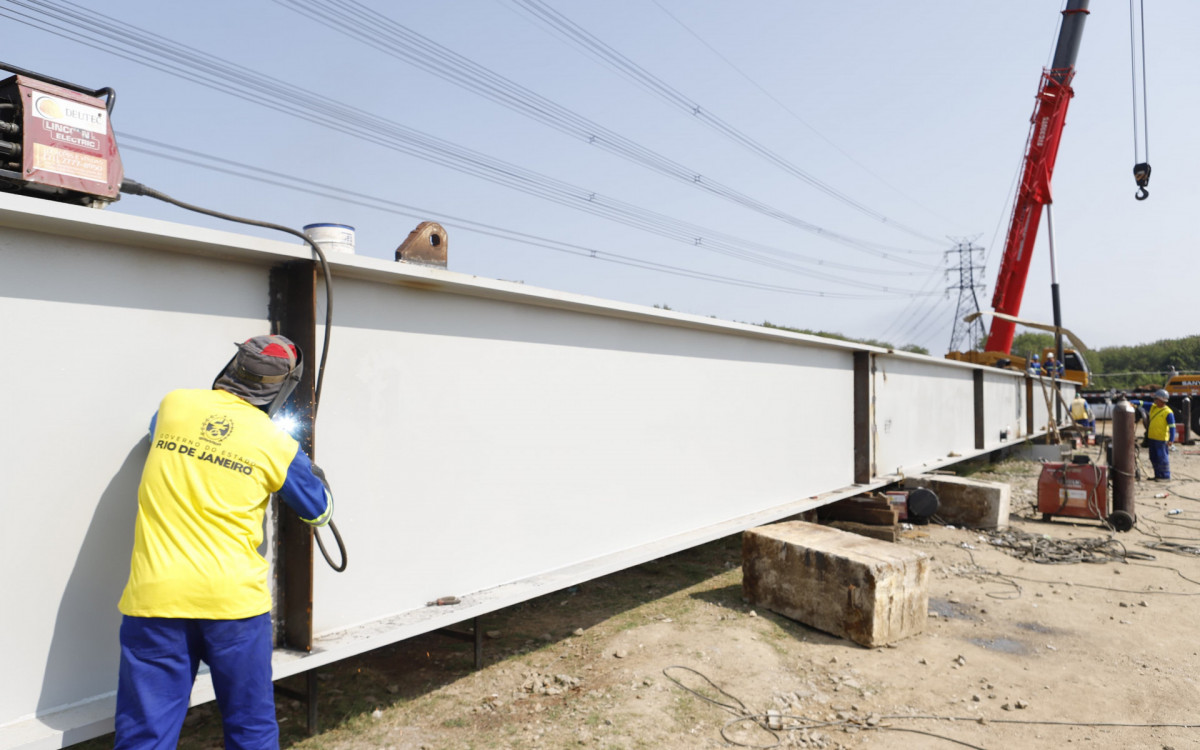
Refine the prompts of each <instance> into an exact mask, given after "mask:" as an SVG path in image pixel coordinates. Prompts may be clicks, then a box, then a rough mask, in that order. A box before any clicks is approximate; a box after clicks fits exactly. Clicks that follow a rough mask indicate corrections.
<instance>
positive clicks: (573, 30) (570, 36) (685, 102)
mask: <svg viewBox="0 0 1200 750" xmlns="http://www.w3.org/2000/svg"><path fill="white" fill-rule="evenodd" d="M508 2H509V3H511V4H512V5H514V6H516V7H517V8H518V9H519V10H521V11H524V12H525V13H526V14H527V15H529V16H531V17H532V18H534V19H535V20H536V21H537V22H539V23H540V24H541V25H542V26H544V27H545V28H548V29H549V30H550V31H551V32H553V33H554V34H556V35H558V36H560V37H562V38H563V39H565V40H566V41H568V42H569V43H570V44H572V45H573V46H575V47H576V48H578V49H580V50H582V51H583V52H585V53H587V54H589V55H591V56H592V57H594V58H596V59H597V60H599V61H600V62H601V63H602V64H604V65H606V66H608V67H609V68H611V69H613V70H615V71H616V72H618V73H620V74H621V75H623V76H625V77H626V78H628V79H630V80H631V81H633V82H634V83H636V84H638V85H639V86H641V87H642V88H644V89H645V90H647V91H649V92H650V93H652V94H654V95H655V96H657V97H659V98H660V99H662V100H663V101H665V102H667V103H668V104H670V105H671V106H672V107H675V108H676V109H680V110H682V111H684V112H686V113H687V114H689V115H691V116H692V117H694V118H695V119H696V120H697V121H698V122H701V123H703V124H704V125H706V126H708V127H710V128H712V129H713V130H715V131H716V132H718V133H720V134H721V135H723V136H725V137H726V138H728V139H729V140H731V141H733V142H734V143H737V144H738V145H740V146H742V147H743V148H745V149H747V150H749V151H751V152H752V153H754V154H756V155H758V156H759V157H761V158H762V159H764V160H766V161H767V162H769V163H771V164H774V165H775V166H777V167H779V168H780V169H782V170H783V171H784V172H786V173H788V174H790V175H792V176H793V177H796V178H797V179H799V180H801V181H802V182H804V183H805V184H807V185H809V186H811V187H813V188H815V189H816V190H818V191H820V192H821V193H823V194H825V195H827V196H829V197H830V198H833V199H834V200H836V201H838V202H840V203H842V204H844V205H846V206H849V207H850V208H852V209H854V210H855V211H858V212H859V213H861V214H863V215H865V216H869V217H870V218H872V219H874V220H875V221H878V222H880V223H882V224H884V225H886V226H888V227H891V228H893V229H896V230H898V231H901V232H905V233H907V234H909V235H911V236H913V237H917V238H919V239H922V240H925V241H928V242H942V240H940V239H938V238H936V237H932V236H930V235H928V234H925V233H923V232H920V231H918V230H916V229H913V228H912V227H909V226H907V225H905V224H902V223H900V222H897V221H895V220H893V219H891V218H889V217H888V216H886V215H884V214H883V213H881V212H879V211H876V210H875V209H872V208H870V207H869V206H867V205H865V204H863V203H861V202H859V201H857V200H855V199H854V198H851V197H850V196H849V195H847V194H845V193H843V192H842V191H840V190H838V189H837V188H835V187H833V186H832V185H830V184H828V183H826V182H824V181H822V180H820V179H818V178H817V177H815V176H813V175H812V174H809V173H808V172H806V171H805V170H803V169H801V168H800V167H798V166H797V165H795V164H793V163H792V162H791V161H789V160H788V159H786V158H785V157H783V156H781V155H780V154H778V153H776V152H775V151H773V150H771V149H770V148H768V147H767V146H765V145H763V144H762V143H760V142H758V141H757V140H755V139H754V138H752V137H750V136H749V135H747V134H746V133H744V132H742V131H741V130H739V129H738V128H736V127H734V126H733V125H730V124H729V123H728V122H726V121H725V120H723V119H721V118H720V117H718V116H717V115H715V114H713V113H712V112H710V111H708V109H706V108H705V107H703V106H701V105H700V103H699V102H697V101H695V100H693V99H691V98H690V97H688V96H687V95H685V94H684V93H683V92H681V91H679V90H678V89H676V88H674V87H673V86H671V85H670V84H668V83H667V82H665V81H663V80H662V79H661V78H658V77H657V76H655V75H654V74H653V73H650V72H649V71H648V70H646V69H645V68H643V67H641V66H640V65H638V64H637V63H635V62H633V61H632V60H630V59H629V58H628V57H626V56H624V55H622V54H621V53H620V52H618V51H617V50H615V49H613V48H612V47H611V46H609V45H608V44H606V43H605V42H604V41H602V40H601V39H599V38H597V37H596V36H595V35H593V34H591V33H590V32H588V31H587V30H586V29H584V28H583V27H581V26H579V25H578V24H576V23H575V22H573V21H571V20H570V19H569V18H567V17H566V16H564V15H563V14H561V13H559V12H558V11H556V10H554V9H553V8H551V7H550V6H549V5H547V4H546V3H544V2H542V0H508ZM930 252H935V251H930Z"/></svg>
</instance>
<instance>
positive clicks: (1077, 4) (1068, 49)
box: [1050, 0, 1090, 83]
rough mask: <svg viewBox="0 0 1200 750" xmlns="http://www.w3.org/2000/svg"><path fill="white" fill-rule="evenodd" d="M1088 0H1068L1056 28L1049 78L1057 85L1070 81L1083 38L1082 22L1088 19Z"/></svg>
mask: <svg viewBox="0 0 1200 750" xmlns="http://www.w3.org/2000/svg"><path fill="white" fill-rule="evenodd" d="M1089 2H1090V0H1068V2H1067V7H1066V8H1065V9H1063V12H1062V25H1061V26H1059V28H1058V44H1056V45H1055V47H1054V60H1053V61H1052V62H1051V63H1050V69H1051V71H1052V72H1051V74H1050V75H1051V77H1052V78H1054V79H1055V80H1056V81H1058V82H1059V83H1066V82H1067V81H1068V80H1070V77H1071V73H1072V72H1073V69H1074V67H1075V59H1076V58H1077V57H1079V41H1080V39H1082V38H1083V22H1084V21H1086V20H1087V17H1088V3H1089Z"/></svg>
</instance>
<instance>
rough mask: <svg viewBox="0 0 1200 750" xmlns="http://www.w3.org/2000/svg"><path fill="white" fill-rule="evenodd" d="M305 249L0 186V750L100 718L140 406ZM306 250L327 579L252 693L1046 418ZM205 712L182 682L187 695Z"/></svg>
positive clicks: (899, 378) (1006, 402)
mask: <svg viewBox="0 0 1200 750" xmlns="http://www.w3.org/2000/svg"><path fill="white" fill-rule="evenodd" d="M308 258H309V255H308V253H307V251H306V250H305V249H303V248H302V247H301V246H299V245H296V244H289V243H284V242H277V241H270V240H262V239H257V238H252V237H247V236H243V235H238V234H232V233H228V232H218V231H212V230H206V229H198V228H194V227H189V226H183V225H179V224H171V223H166V222H160V221H152V220H147V219H140V218H133V217H130V216H127V215H122V214H117V213H112V212H98V211H93V210H89V209H83V208H77V207H72V206H66V205H60V204H55V203H50V202H43V201H38V200H35V199H31V198H23V197H14V196H0V316H2V317H3V319H4V320H6V321H7V324H6V325H5V327H4V329H3V333H2V334H0V337H2V339H0V340H2V342H3V348H4V350H5V352H6V355H7V361H8V363H9V365H8V366H7V367H5V368H4V375H3V378H4V381H3V393H4V394H5V396H6V407H7V408H6V420H5V424H6V429H5V430H4V431H2V432H0V455H4V456H5V458H6V466H5V471H3V472H0V497H3V498H4V499H5V508H6V515H7V518H6V523H5V525H4V528H5V532H4V533H5V542H4V544H3V545H0V550H2V551H0V555H2V556H3V557H2V558H0V566H2V569H3V571H4V572H3V574H2V575H3V577H4V591H5V610H4V615H3V618H2V619H0V636H2V637H3V640H4V642H5V643H6V644H7V652H6V657H5V666H4V670H3V673H4V679H3V680H0V748H17V747H20V748H42V747H61V746H63V745H65V744H71V743H74V742H77V741H81V740H83V739H86V738H88V737H91V736H95V735H97V734H100V733H103V732H105V731H109V730H110V729H111V725H112V714H113V700H114V699H113V695H114V690H115V687H116V668H117V657H118V649H117V628H118V625H119V622H120V616H119V614H118V612H117V609H116V602H117V599H118V597H119V596H120V593H121V589H122V587H123V586H124V583H125V577H126V575H127V573H128V562H129V553H130V549H131V547H132V540H133V521H134V515H135V513H136V497H137V482H138V477H139V474H140V471H141V464H142V460H143V458H144V457H145V454H146V450H147V441H146V429H147V423H148V420H149V418H150V415H151V414H153V413H154V411H155V409H156V408H157V405H158V400H159V399H160V398H161V396H162V395H163V394H165V393H166V392H167V391H169V390H171V389H173V388H180V387H208V386H209V385H210V384H211V382H212V379H213V376H214V375H215V373H216V370H217V369H219V368H220V367H221V366H222V365H223V364H224V363H225V361H226V360H227V359H228V358H229V355H230V352H231V342H234V341H240V340H243V339H245V338H247V337H249V336H252V335H255V334H259V333H265V332H267V315H268V312H267V308H268V299H267V298H268V284H269V280H268V274H269V271H270V270H271V269H272V268H273V267H276V266H278V265H279V264H281V263H285V262H289V261H296V260H307V259H308ZM331 261H332V264H333V274H334V278H335V291H336V311H337V317H336V320H335V321H334V324H335V325H334V331H333V339H332V343H331V349H330V356H329V364H328V370H327V375H326V380H325V385H324V394H323V399H322V404H321V408H320V416H319V418H318V423H317V426H316V432H317V436H318V440H317V450H318V460H319V462H320V463H321V465H322V466H323V467H324V468H325V470H326V471H327V473H328V476H329V478H330V480H331V482H332V484H333V486H334V488H335V490H336V493H337V499H338V504H337V516H336V520H337V522H338V525H339V527H340V528H341V531H342V534H343V536H344V537H345V539H346V543H347V545H348V547H349V552H350V566H349V569H348V570H347V571H346V572H345V573H344V574H340V575H339V574H335V573H333V572H331V571H330V570H328V569H327V568H325V567H324V565H323V563H318V565H317V568H316V570H315V571H314V586H315V594H314V613H313V618H314V620H313V629H314V634H315V641H314V648H313V651H312V652H311V653H308V654H303V653H297V652H291V651H285V650H280V651H277V652H276V657H275V673H276V676H277V677H283V676H287V675H290V674H296V673H300V672H304V671H307V670H310V669H312V668H315V667H318V666H321V665H323V664H327V663H330V662H333V661H337V660H339V659H344V658H347V657H349V656H352V655H355V654H358V653H362V652H364V651H367V650H370V649H373V648H377V647H379V646H382V645H386V644H388V643H392V642H395V641H397V640H401V639H404V638H408V637H410V636H414V635H417V634H420V633H424V632H428V631H431V630H434V629H437V628H441V627H444V626H446V625H449V624H453V623H455V622H460V621H463V620H466V619H469V618H471V617H474V616H477V615H481V614H485V613H487V612H490V611H494V610H496V609H499V608H501V607H504V606H507V605H510V604H513V603H516V602H520V601H523V600H527V599H530V598H533V597H535V596H538V595H541V594H544V593H547V592H550V591H554V590H557V589H560V588H564V587H566V586H570V585H573V584H576V583H579V582H580V581H584V580H588V579H591V578H595V577H597V576H600V575H603V574H606V573H609V572H612V571H615V570H619V569H622V568H626V567H629V566H632V565H635V564H638V563H641V562H644V561H647V560H650V559H654V558H657V557H660V556H662V555H665V554H669V553H672V552H676V551H679V550H681V549H686V548H688V547H692V546H695V545H698V544H701V543H704V542H707V541H710V540H713V539H716V538H719V537H722V536H725V535H728V534H731V533H736V532H739V531H741V530H744V529H746V528H750V527H753V526H756V525H760V524H763V523H767V522H770V521H774V520H778V519H780V518H785V517H788V516H791V515H794V514H796V513H799V512H801V511H804V510H808V509H811V508H814V507H816V506H818V505H821V504H824V503H828V502H831V501H833V500H836V499H839V498H842V497H847V496H851V495H854V494H858V493H860V492H862V491H864V490H866V489H871V488H877V487H882V486H884V485H886V484H889V483H890V482H892V481H895V480H896V479H897V478H898V476H899V475H901V474H913V473H918V472H921V471H924V470H929V469H934V468H939V467H943V466H946V465H949V464H952V463H955V462H957V461H961V460H963V459H965V458H970V457H974V456H978V455H981V454H983V453H987V452H989V451H992V450H996V449H998V448H1002V447H1004V446H1005V445H1009V444H1012V443H1015V442H1019V441H1021V440H1024V439H1026V438H1029V437H1033V436H1036V435H1040V434H1042V432H1044V430H1045V426H1046V423H1047V420H1048V417H1049V415H1050V414H1051V413H1052V409H1051V410H1047V408H1046V406H1045V404H1044V403H1043V402H1042V401H1041V400H1040V397H1041V393H1040V391H1039V392H1037V394H1036V395H1037V396H1038V398H1032V399H1031V398H1030V394H1031V393H1033V390H1032V389H1030V388H1029V386H1028V384H1027V381H1026V378H1025V377H1024V376H1023V375H1022V374H1020V373H1013V372H1007V371H1001V370H986V371H982V370H981V369H980V368H978V367H975V366H971V365H967V364H963V363H958V362H951V361H947V360H942V359H934V358H930V357H923V356H919V355H912V354H904V353H897V352H890V351H886V350H883V349H878V348H874V347H867V346H861V345H855V344H849V343H845V342H837V341H832V340H828V339H822V338H817V337H812V336H804V335H800V334H793V333H789V332H785V331H779V330H775V329H766V328H760V327H757V326H748V325H742V324H735V323H726V322H721V321H717V320H712V319H708V318H701V317H698V316H691V315H683V314H679V313H675V312H671V311H666V310H658V309H650V308H644V307H639V306H635V305H627V304H619V303H613V302H607V301H603V300H598V299H593V298H586V297H580V296H576V295H570V294H562V293H558V292H552V291H547V290H540V289H534V288H529V287H526V286H524V285H520V284H512V283H506V282H500V281H491V280H485V279H478V278H475V277H471V276H467V275H463V274H458V273H452V272H449V271H444V270H439V269H429V268H421V267H415V266H409V265H407V264H396V263H388V262H384V261H380V260H375V259H371V258H364V257H359V256H337V257H334V258H331ZM321 299H322V296H321V295H320V294H319V295H318V300H321ZM322 315H323V314H319V315H318V319H321V317H322ZM307 354H308V361H309V362H310V363H315V362H316V361H317V360H318V358H319V353H318V352H310V353H307ZM1067 385H1068V386H1069V387H1073V386H1071V384H1067ZM1071 395H1072V394H1071V393H1068V394H1067V398H1068V400H1069V399H1070V397H1071ZM1031 425H1032V426H1033V427H1031ZM450 594H452V595H456V596H459V597H460V598H461V599H462V604H460V605H457V606H454V607H436V608H427V607H426V606H425V604H426V602H428V601H430V600H432V599H435V598H437V597H439V596H445V595H450ZM210 698H211V686H210V685H209V684H208V683H207V681H206V678H204V677H202V678H201V679H200V680H199V681H198V683H197V687H196V691H195V693H194V695H193V702H202V701H205V700H209V699H210Z"/></svg>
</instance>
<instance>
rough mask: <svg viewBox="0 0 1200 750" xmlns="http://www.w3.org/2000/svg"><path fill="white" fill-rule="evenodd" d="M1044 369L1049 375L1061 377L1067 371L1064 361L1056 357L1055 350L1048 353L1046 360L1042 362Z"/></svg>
mask: <svg viewBox="0 0 1200 750" xmlns="http://www.w3.org/2000/svg"><path fill="white" fill-rule="evenodd" d="M1042 370H1043V372H1044V373H1045V374H1046V376H1047V377H1051V378H1061V377H1062V376H1063V375H1064V374H1065V373H1066V368H1064V367H1063V363H1062V362H1059V361H1058V360H1056V359H1055V358H1054V352H1049V353H1047V354H1046V361H1045V362H1044V363H1043V364H1042Z"/></svg>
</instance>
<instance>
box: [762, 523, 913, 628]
mask: <svg viewBox="0 0 1200 750" xmlns="http://www.w3.org/2000/svg"><path fill="white" fill-rule="evenodd" d="M742 592H743V595H744V596H745V597H746V598H747V599H748V600H749V601H750V602H751V603H752V604H754V605H755V606H759V607H765V608H766V609H769V610H771V611H773V612H777V613H779V614H781V615H783V616H784V617H788V618H791V619H793V620H796V621H797V622H801V623H804V624H805V625H809V626H811V627H814V628H817V629H818V630H824V631H825V632H827V633H832V634H833V635H836V636H840V637H842V638H847V639H849V640H852V641H854V642H855V643H858V644H860V645H863V646H867V647H875V646H883V645H886V644H888V643H894V642H896V641H899V640H901V639H903V638H907V637H908V636H910V635H915V634H917V633H920V632H921V631H922V629H924V627H925V622H926V619H927V618H928V616H929V557H928V556H927V555H925V554H923V553H921V552H918V551H916V550H912V549H908V548H907V547H901V546H900V545H897V544H891V543H889V542H883V541H879V540H877V539H869V538H867V537H864V536H859V535H857V534H851V533H848V532H845V531H838V530H837V529H832V528H829V527H827V526H819V525H817V524H811V523H805V522H803V521H786V522H784V523H777V524H772V525H769V526H760V527H758V528H755V529H750V530H749V531H747V532H745V533H744V534H743V535H742Z"/></svg>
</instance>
